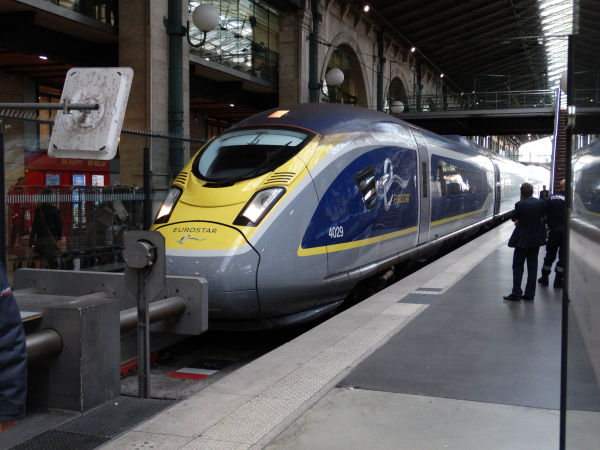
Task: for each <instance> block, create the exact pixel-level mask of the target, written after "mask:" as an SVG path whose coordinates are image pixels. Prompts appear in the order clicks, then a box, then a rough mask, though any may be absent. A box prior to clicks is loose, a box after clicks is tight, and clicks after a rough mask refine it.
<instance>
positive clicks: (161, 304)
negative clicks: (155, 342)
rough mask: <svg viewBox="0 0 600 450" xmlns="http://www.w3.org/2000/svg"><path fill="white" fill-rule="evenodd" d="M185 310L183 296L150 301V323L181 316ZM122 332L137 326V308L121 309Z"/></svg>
mask: <svg viewBox="0 0 600 450" xmlns="http://www.w3.org/2000/svg"><path fill="white" fill-rule="evenodd" d="M184 311H185V301H184V300H183V299H182V298H181V297H169V298H165V299H162V300H157V301H155V302H152V303H150V305H149V306H148V320H149V323H154V322H160V321H161V320H166V319H171V318H175V317H178V316H180V315H181V314H183V312H184ZM120 324H121V325H120V327H121V333H125V332H126V331H130V330H133V329H134V328H135V327H136V326H137V308H129V309H126V310H124V311H121V316H120Z"/></svg>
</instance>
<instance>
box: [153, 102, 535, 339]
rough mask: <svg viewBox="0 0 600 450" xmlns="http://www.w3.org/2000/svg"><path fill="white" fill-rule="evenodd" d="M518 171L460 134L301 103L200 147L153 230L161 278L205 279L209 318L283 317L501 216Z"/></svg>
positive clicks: (259, 320) (334, 302)
mask: <svg viewBox="0 0 600 450" xmlns="http://www.w3.org/2000/svg"><path fill="white" fill-rule="evenodd" d="M524 175H525V174H524V166H521V165H520V164H517V163H515V162H512V161H510V160H508V159H504V158H502V157H499V156H493V155H492V154H489V153H486V152H485V151H483V150H480V149H478V148H476V146H475V145H473V144H470V143H469V141H467V140H466V139H464V138H460V137H443V136H438V135H435V134H433V133H430V132H428V131H426V130H423V129H420V128H417V127H415V126H413V125H410V124H409V123H406V122H403V121H401V120H399V119H397V118H395V117H393V116H391V115H388V114H384V113H381V112H377V111H372V110H368V109H363V108H359V107H353V106H345V105H333V104H300V105H295V106H291V107H289V108H278V109H273V110H270V111H266V112H263V113H259V114H256V115H254V116H252V117H250V118H248V119H246V120H244V121H242V122H240V123H238V124H237V125H235V126H233V127H232V128H231V129H229V130H228V131H226V132H225V133H223V134H222V135H220V136H218V137H217V138H215V139H213V140H212V141H210V142H208V143H207V144H206V145H204V147H203V148H201V149H200V150H199V151H198V153H197V154H196V155H195V156H194V157H193V158H192V160H191V161H190V162H189V163H188V164H187V165H186V166H185V168H184V169H183V171H182V172H181V173H180V174H179V175H178V176H177V177H176V178H175V180H174V182H173V186H172V188H171V189H170V191H169V192H168V195H167V197H166V199H165V201H164V203H163V205H162V206H161V208H160V210H159V213H158V215H157V217H156V219H155V222H154V225H153V229H154V230H158V231H159V232H161V233H162V234H163V235H164V236H165V243H166V256H167V271H168V273H169V274H170V275H185V276H202V277H204V278H206V280H207V281H208V298H209V321H210V323H211V326H213V327H215V328H230V329H232V328H239V329H242V328H245V329H249V328H261V327H262V328H265V327H271V326H284V325H289V324H293V323H299V322H302V321H306V320H310V319H313V318H315V317H317V316H319V315H321V314H324V313H326V312H328V311H330V310H333V309H334V308H336V307H338V306H339V305H340V303H341V302H342V301H343V300H344V298H345V297H346V296H347V295H348V294H349V292H350V291H351V290H352V289H353V287H355V286H356V285H357V283H359V282H360V281H361V280H364V279H366V278H368V277H371V276H373V275H375V274H378V273H381V272H382V271H389V269H390V268H392V267H393V266H395V265H397V264H402V263H403V261H407V260H408V259H410V258H417V257H420V256H421V255H423V254H425V253H429V252H431V251H432V250H434V249H436V248H439V246H440V245H441V244H443V243H445V242H447V241H449V240H450V239H454V238H456V237H457V236H461V235H464V233H465V232H468V231H472V230H476V229H478V228H480V227H482V226H484V225H486V224H489V223H490V222H491V221H493V220H494V219H497V218H499V217H501V216H503V215H505V214H507V213H508V212H510V211H511V210H512V209H513V207H514V204H515V202H517V201H518V200H519V195H520V191H519V188H520V185H521V183H522V182H523V181H525V176H524Z"/></svg>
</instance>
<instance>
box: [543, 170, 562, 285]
mask: <svg viewBox="0 0 600 450" xmlns="http://www.w3.org/2000/svg"><path fill="white" fill-rule="evenodd" d="M545 205H546V217H547V219H546V223H547V224H548V228H549V229H550V232H549V233H548V244H547V245H546V257H545V258H544V266H543V267H542V277H541V278H540V279H539V280H538V282H539V283H540V284H541V285H543V286H548V276H549V275H550V272H552V264H554V259H556V253H557V252H558V262H557V263H556V268H555V269H554V271H555V275H554V287H555V288H562V286H563V275H564V262H563V257H564V249H563V239H564V236H565V180H561V181H560V192H558V193H557V194H552V195H551V196H550V197H549V198H547V199H546V200H545Z"/></svg>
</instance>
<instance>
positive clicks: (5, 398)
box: [0, 264, 27, 433]
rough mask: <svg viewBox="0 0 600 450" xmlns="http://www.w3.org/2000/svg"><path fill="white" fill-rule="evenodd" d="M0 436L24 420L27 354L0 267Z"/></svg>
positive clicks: (4, 273) (19, 316) (16, 310)
mask: <svg viewBox="0 0 600 450" xmlns="http://www.w3.org/2000/svg"><path fill="white" fill-rule="evenodd" d="M0 285H1V286H0V287H1V288H2V296H1V297H0V433H2V432H5V431H8V430H10V429H11V428H12V427H14V426H15V423H16V422H17V421H18V420H21V419H23V418H24V417H25V401H26V397H27V351H26V347H25V332H24V331H23V323H22V321H21V314H20V313H19V308H18V307H17V302H16V301H15V297H14V295H13V293H12V289H11V288H10V286H9V285H8V280H7V278H6V272H5V271H4V267H3V266H2V265H1V264H0Z"/></svg>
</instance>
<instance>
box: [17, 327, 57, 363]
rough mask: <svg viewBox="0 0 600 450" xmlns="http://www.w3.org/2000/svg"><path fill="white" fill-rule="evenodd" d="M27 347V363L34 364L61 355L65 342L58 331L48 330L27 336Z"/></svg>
mask: <svg viewBox="0 0 600 450" xmlns="http://www.w3.org/2000/svg"><path fill="white" fill-rule="evenodd" d="M25 346H26V347H27V363H28V364H34V363H37V362H40V361H43V360H46V359H52V358H56V357H57V356H58V355H60V353H61V352H62V349H63V341H62V337H61V336H60V334H58V332H57V331H56V330H53V329H51V328H47V329H45V330H41V331H36V332H35V333H29V334H27V336H25Z"/></svg>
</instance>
